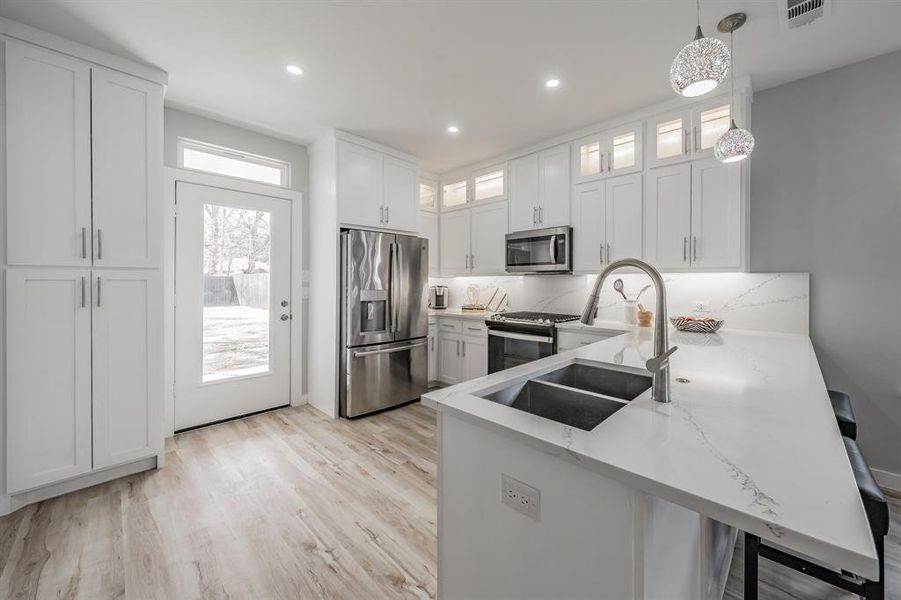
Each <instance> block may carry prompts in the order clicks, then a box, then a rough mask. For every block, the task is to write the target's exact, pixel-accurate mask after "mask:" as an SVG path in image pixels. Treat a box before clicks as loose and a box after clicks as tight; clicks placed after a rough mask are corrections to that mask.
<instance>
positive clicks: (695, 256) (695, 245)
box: [691, 236, 698, 261]
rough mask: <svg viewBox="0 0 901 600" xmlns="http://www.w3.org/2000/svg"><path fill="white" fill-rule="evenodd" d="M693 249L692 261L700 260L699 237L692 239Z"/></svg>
mask: <svg viewBox="0 0 901 600" xmlns="http://www.w3.org/2000/svg"><path fill="white" fill-rule="evenodd" d="M691 249H692V260H693V261H697V260H698V236H693V237H692V239H691Z"/></svg>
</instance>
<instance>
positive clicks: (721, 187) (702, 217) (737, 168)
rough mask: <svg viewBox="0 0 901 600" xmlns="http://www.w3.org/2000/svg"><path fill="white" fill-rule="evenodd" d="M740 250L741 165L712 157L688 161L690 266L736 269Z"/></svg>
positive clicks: (739, 262) (739, 259)
mask: <svg viewBox="0 0 901 600" xmlns="http://www.w3.org/2000/svg"><path fill="white" fill-rule="evenodd" d="M741 249H742V215H741V164H723V163H721V162H719V161H718V160H716V159H713V158H711V159H707V160H703V161H696V162H694V163H692V171H691V265H692V267H693V268H698V269H726V268H739V267H741V262H742V261H741V255H742V252H741Z"/></svg>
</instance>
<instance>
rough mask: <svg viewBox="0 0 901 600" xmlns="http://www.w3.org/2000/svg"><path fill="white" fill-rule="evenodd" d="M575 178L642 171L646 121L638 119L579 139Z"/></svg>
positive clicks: (574, 179)
mask: <svg viewBox="0 0 901 600" xmlns="http://www.w3.org/2000/svg"><path fill="white" fill-rule="evenodd" d="M573 146H574V147H573V181H575V182H576V183H581V182H585V181H591V180H594V179H598V178H602V177H615V176H617V175H627V174H630V173H640V172H641V171H642V169H643V168H644V167H643V156H644V123H642V122H636V123H630V124H628V125H623V126H622V127H617V128H614V129H609V130H607V131H603V132H600V133H598V134H595V135H591V136H587V137H584V138H582V139H579V140H576V142H575V144H574V145H573Z"/></svg>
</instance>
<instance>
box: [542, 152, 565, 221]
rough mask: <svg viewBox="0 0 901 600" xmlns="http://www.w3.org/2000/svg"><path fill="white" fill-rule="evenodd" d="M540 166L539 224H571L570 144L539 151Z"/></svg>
mask: <svg viewBox="0 0 901 600" xmlns="http://www.w3.org/2000/svg"><path fill="white" fill-rule="evenodd" d="M538 167H539V171H538V180H539V190H540V191H539V205H538V225H539V226H540V227H542V228H543V227H563V226H566V225H569V223H570V221H569V190H570V180H569V144H561V145H560V146H556V147H554V148H549V149H547V150H542V151H541V152H539V153H538Z"/></svg>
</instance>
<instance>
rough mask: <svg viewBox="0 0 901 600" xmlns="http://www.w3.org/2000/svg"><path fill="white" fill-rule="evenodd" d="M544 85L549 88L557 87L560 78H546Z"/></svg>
mask: <svg viewBox="0 0 901 600" xmlns="http://www.w3.org/2000/svg"><path fill="white" fill-rule="evenodd" d="M544 85H545V86H546V87H549V88H555V87H559V86H560V80H559V79H548V80H547V81H545V82H544Z"/></svg>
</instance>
